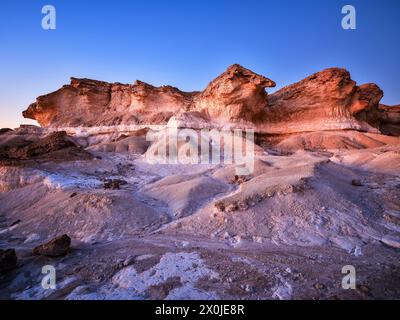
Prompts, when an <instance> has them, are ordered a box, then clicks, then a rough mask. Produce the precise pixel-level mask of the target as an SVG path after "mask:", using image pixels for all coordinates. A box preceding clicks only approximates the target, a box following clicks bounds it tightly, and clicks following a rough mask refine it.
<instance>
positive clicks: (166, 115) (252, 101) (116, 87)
mask: <svg viewBox="0 0 400 320" xmlns="http://www.w3.org/2000/svg"><path fill="white" fill-rule="evenodd" d="M274 86H275V83H274V82H273V81H272V80H270V79H268V78H265V77H263V76H261V75H258V74H256V73H254V72H252V71H250V70H248V69H246V68H244V67H242V66H240V65H237V64H235V65H232V66H230V67H229V68H228V69H227V70H226V71H225V72H224V73H223V74H221V75H220V76H219V77H217V78H216V79H215V80H213V81H212V82H211V83H210V84H209V85H208V86H207V88H206V89H205V90H204V91H202V92H182V91H180V90H178V89H176V88H174V87H170V86H164V87H153V86H151V85H149V84H146V83H144V82H140V81H136V83H135V84H133V85H125V84H120V83H113V84H110V83H106V82H101V81H95V80H89V79H75V78H72V81H71V84H70V85H66V86H64V87H62V88H61V89H59V90H58V91H56V92H53V93H50V94H48V95H45V96H41V97H38V98H37V100H36V102H35V103H33V104H31V105H30V106H29V108H28V109H27V110H26V111H24V113H23V115H24V116H25V117H27V118H31V119H36V120H37V121H38V122H39V123H40V125H41V126H43V127H53V128H60V127H94V126H112V125H121V124H122V125H137V124H143V125H151V124H166V123H167V121H168V120H170V119H171V117H173V116H174V118H173V120H172V122H171V123H172V124H174V125H179V126H181V127H193V128H196V129H198V128H202V127H204V126H208V127H209V126H210V125H211V123H216V124H219V125H221V124H222V125H226V124H231V125H232V124H233V125H236V126H239V123H242V124H243V123H244V124H246V126H247V127H253V128H255V129H256V131H257V132H259V133H264V134H290V133H300V132H311V131H324V130H349V129H353V130H359V131H369V132H379V130H378V129H381V130H383V131H384V132H388V133H390V134H394V135H398V130H399V129H398V128H399V112H398V110H399V109H398V107H397V109H396V107H394V108H388V107H386V106H379V101H380V100H381V98H382V96H383V92H382V90H381V89H380V88H379V87H378V86H377V85H375V84H364V85H360V86H357V84H356V82H355V81H353V80H352V79H351V77H350V73H349V72H348V71H346V70H344V69H340V68H330V69H326V70H323V71H321V72H317V73H315V74H313V75H311V76H309V77H307V78H305V79H304V80H302V81H300V82H297V83H295V84H292V85H289V86H287V87H284V88H282V89H281V90H278V91H277V92H275V93H273V94H271V95H267V93H266V91H265V88H268V87H274ZM186 122H187V123H186Z"/></svg>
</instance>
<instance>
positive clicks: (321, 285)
mask: <svg viewBox="0 0 400 320" xmlns="http://www.w3.org/2000/svg"><path fill="white" fill-rule="evenodd" d="M314 288H315V289H318V290H323V289H325V288H326V287H325V285H324V284H322V283H319V282H317V283H315V284H314Z"/></svg>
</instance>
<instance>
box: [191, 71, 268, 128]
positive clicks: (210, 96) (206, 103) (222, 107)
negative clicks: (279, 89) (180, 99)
mask: <svg viewBox="0 0 400 320" xmlns="http://www.w3.org/2000/svg"><path fill="white" fill-rule="evenodd" d="M269 87H275V82H274V81H272V80H270V79H268V78H266V77H263V76H261V75H259V74H256V73H254V72H252V71H250V70H248V69H246V68H243V67H242V66H240V65H238V64H234V65H232V66H230V67H229V68H228V69H227V70H226V71H225V72H224V73H223V74H221V75H220V76H219V77H218V78H216V79H214V80H213V81H212V82H211V83H210V84H209V85H208V86H207V88H206V89H205V90H204V91H203V92H202V93H201V94H199V95H197V96H196V99H195V108H196V109H197V110H199V111H201V112H202V113H204V114H206V115H207V116H208V117H210V118H212V119H215V118H222V119H224V120H228V121H241V120H245V121H253V120H255V118H256V117H257V116H258V115H259V114H260V113H262V112H263V110H264V109H265V108H266V107H267V106H268V98H267V93H266V91H265V88H269Z"/></svg>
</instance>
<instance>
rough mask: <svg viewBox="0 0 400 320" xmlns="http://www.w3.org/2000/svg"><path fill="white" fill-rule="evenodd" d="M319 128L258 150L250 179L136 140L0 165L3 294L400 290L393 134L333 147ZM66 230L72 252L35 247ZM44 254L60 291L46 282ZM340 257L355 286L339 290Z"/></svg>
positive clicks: (390, 293) (399, 158)
mask: <svg viewBox="0 0 400 320" xmlns="http://www.w3.org/2000/svg"><path fill="white" fill-rule="evenodd" d="M325 136H326V135H325V134H324V136H322V137H321V136H319V137H317V138H316V137H315V135H314V136H310V135H305V136H303V137H289V138H288V139H287V140H284V141H281V142H280V143H279V144H278V145H277V146H275V147H274V148H271V149H265V150H266V152H264V153H262V152H258V153H257V157H256V161H255V171H254V174H253V175H251V176H248V177H246V178H238V177H235V167H234V166H233V165H162V164H149V163H147V162H146V161H145V158H144V156H143V155H140V153H142V152H144V150H145V149H146V145H145V144H144V142H143V141H142V140H141V139H140V138H137V137H134V138H132V137H131V138H129V139H128V140H126V139H125V140H124V139H122V140H121V141H122V142H118V141H117V142H113V143H110V144H107V143H105V142H102V143H101V144H99V145H97V146H96V147H91V148H89V149H90V151H91V152H92V153H93V154H94V155H95V156H97V158H95V159H93V160H85V161H69V162H59V163H53V162H44V163H38V164H36V165H29V166H25V167H1V168H0V173H1V175H0V191H1V192H0V248H15V249H16V252H17V255H18V258H19V262H18V268H17V269H16V270H15V271H13V272H11V273H10V274H8V275H6V276H3V277H2V278H0V298H6V299H351V298H355V299H377V298H378V299H380V298H396V299H399V298H400V272H399V271H400V263H399V253H400V252H399V250H400V144H398V143H396V140H393V141H392V140H391V141H390V142H388V141H387V140H388V139H389V138H384V139H386V140H385V141H383V142H382V139H383V137H382V136H380V135H372V134H369V135H368V136H362V137H360V136H359V134H351V135H348V136H347V137H346V139H347V140H346V139H345V141H344V142H343V139H344V138H343V136H342V135H340V136H336V138H335V139H328V140H329V141H330V142H332V143H333V146H334V147H337V145H338V144H339V146H340V148H339V150H332V149H331V147H330V145H326V141H327V140H325V139H326V137H325ZM390 139H391V138H390ZM393 139H398V138H393ZM324 141H325V142H324ZM349 141H352V144H351V145H349ZM397 141H398V140H397ZM393 142H395V143H393ZM386 143H390V144H389V145H386ZM361 144H364V145H362V146H361ZM365 144H368V149H365ZM303 149H307V151H305V150H303ZM313 149H314V150H313ZM316 149H318V150H316ZM132 152H136V153H139V154H132ZM105 179H123V180H125V181H126V182H127V184H125V185H122V186H121V188H120V189H119V190H109V189H104V180H105ZM352 180H359V182H360V184H361V185H360V186H355V185H353V184H352ZM64 233H66V234H68V235H69V236H70V237H71V238H72V239H73V242H72V249H71V252H70V253H69V254H68V255H67V256H66V257H64V258H44V257H37V256H33V255H32V254H31V250H32V248H33V247H35V246H36V245H38V244H41V243H43V242H46V241H48V240H50V239H52V238H54V237H55V236H58V235H61V234H64ZM46 264H51V265H54V266H55V267H56V270H57V290H44V289H42V287H41V284H40V282H41V279H42V277H43V275H41V273H40V272H41V268H42V266H43V265H46ZM346 265H353V266H354V267H355V268H356V271H357V289H356V290H343V289H342V287H341V283H342V278H343V277H344V275H343V274H342V273H341V270H342V267H343V266H346Z"/></svg>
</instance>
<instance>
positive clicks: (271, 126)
mask: <svg viewBox="0 0 400 320" xmlns="http://www.w3.org/2000/svg"><path fill="white" fill-rule="evenodd" d="M382 94H383V93H382V91H381V90H380V89H379V87H378V86H376V85H374V84H368V85H365V86H361V87H359V86H357V85H356V83H355V81H353V80H352V79H351V77H350V73H349V72H348V71H347V70H345V69H339V68H331V69H326V70H324V71H321V72H317V73H315V74H313V75H311V76H309V77H307V78H305V79H304V80H302V81H300V82H297V83H295V84H292V85H289V86H287V87H284V88H282V89H281V90H279V91H277V92H275V93H274V94H271V95H270V96H269V107H268V108H267V109H266V111H265V114H264V116H263V118H262V119H261V120H260V123H259V128H260V131H262V132H264V133H270V134H287V133H296V132H310V131H321V130H344V129H355V130H362V131H377V130H374V128H373V127H372V126H370V125H369V124H368V123H366V122H363V121H358V120H357V119H356V117H355V115H356V114H357V113H359V112H362V111H363V110H365V109H367V108H374V107H375V106H376V105H377V104H378V103H379V101H380V99H381V98H382Z"/></svg>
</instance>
